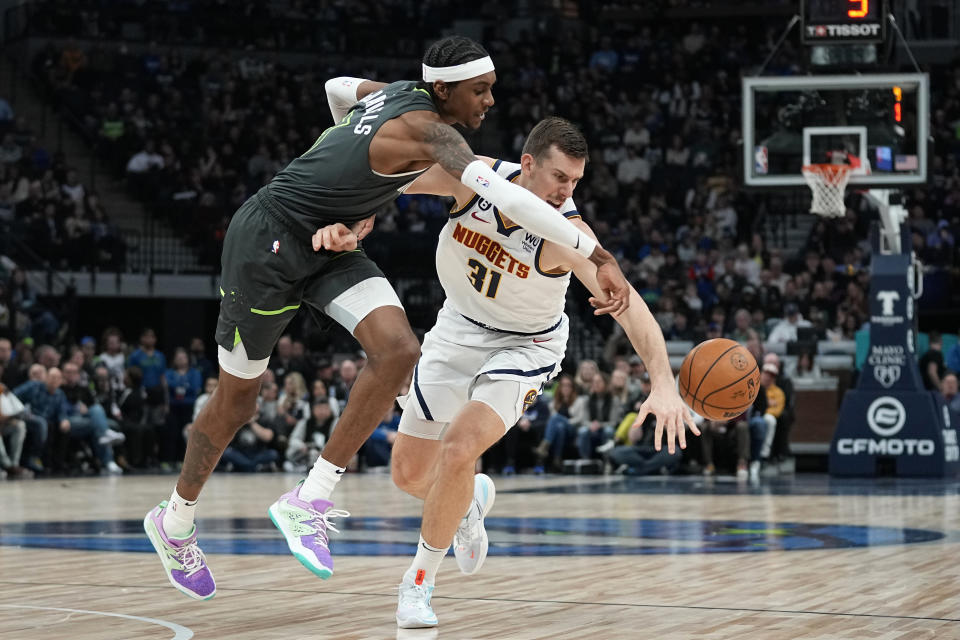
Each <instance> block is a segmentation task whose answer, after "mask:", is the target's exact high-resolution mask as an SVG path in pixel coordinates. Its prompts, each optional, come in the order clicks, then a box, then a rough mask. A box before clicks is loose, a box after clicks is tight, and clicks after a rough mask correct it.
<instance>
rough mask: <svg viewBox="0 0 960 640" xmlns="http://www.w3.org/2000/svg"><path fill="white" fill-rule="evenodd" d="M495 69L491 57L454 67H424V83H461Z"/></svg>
mask: <svg viewBox="0 0 960 640" xmlns="http://www.w3.org/2000/svg"><path fill="white" fill-rule="evenodd" d="M493 69H494V67H493V60H491V59H490V56H486V57H484V58H479V59H478V60H471V61H470V62H464V63H463V64H456V65H453V66H452V67H428V66H427V65H423V81H424V82H435V81H437V80H442V81H444V82H459V81H460V80H467V79H468V78H476V77H477V76H482V75H483V74H485V73H487V72H488V71H493Z"/></svg>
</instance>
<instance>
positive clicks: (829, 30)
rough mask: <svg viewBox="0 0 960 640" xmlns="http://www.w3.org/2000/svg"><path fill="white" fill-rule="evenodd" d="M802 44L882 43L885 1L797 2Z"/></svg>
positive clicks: (828, 0)
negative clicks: (801, 24)
mask: <svg viewBox="0 0 960 640" xmlns="http://www.w3.org/2000/svg"><path fill="white" fill-rule="evenodd" d="M800 15H801V16H802V17H803V26H802V27H801V33H802V34H803V42H804V44H834V43H837V44H842V43H851V44H853V43H857V44H869V43H876V42H883V40H884V38H885V36H886V30H887V2H886V0H800Z"/></svg>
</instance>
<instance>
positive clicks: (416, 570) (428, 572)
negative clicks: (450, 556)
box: [403, 535, 447, 585]
mask: <svg viewBox="0 0 960 640" xmlns="http://www.w3.org/2000/svg"><path fill="white" fill-rule="evenodd" d="M445 555H447V550H446V549H436V548H434V547H431V546H430V545H429V544H427V543H426V541H425V540H424V539H423V536H422V535H421V536H420V543H419V544H418V545H417V556H416V557H415V558H414V559H413V563H412V564H411V565H410V568H409V569H407V572H406V573H405V574H403V580H404V582H406V581H410V582H414V583H416V584H428V585H433V584H434V583H436V581H437V570H438V569H440V561H442V560H443V556H445Z"/></svg>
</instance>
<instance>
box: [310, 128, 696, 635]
mask: <svg viewBox="0 0 960 640" xmlns="http://www.w3.org/2000/svg"><path fill="white" fill-rule="evenodd" d="M586 158H587V143H586V140H584V138H583V136H582V134H581V133H580V132H579V131H578V130H577V129H576V127H574V126H573V125H572V124H571V123H569V122H567V121H566V120H563V119H561V118H547V119H545V120H543V121H542V122H540V123H539V124H538V125H537V126H536V127H534V129H533V131H531V132H530V135H529V136H528V137H527V141H526V143H525V145H524V148H523V156H522V158H521V161H520V164H519V165H518V164H513V163H505V162H501V161H499V160H498V161H494V160H492V159H489V158H488V159H485V160H486V161H487V162H488V163H489V164H490V165H491V167H492V168H493V170H494V171H495V172H496V173H497V174H498V175H500V176H501V177H503V178H505V179H508V180H511V181H513V182H515V183H517V184H519V185H520V186H522V187H524V188H526V189H528V190H529V191H531V192H533V193H534V194H535V195H537V196H539V197H540V198H541V199H543V200H545V201H547V202H548V203H549V204H551V205H552V206H553V207H554V208H556V209H557V210H559V211H560V212H561V213H562V214H563V215H564V216H565V217H566V218H567V219H568V220H569V221H570V223H571V224H573V225H574V226H576V227H577V228H579V229H580V230H581V231H582V232H583V233H585V234H588V235H589V236H591V237H595V236H594V235H593V232H592V231H591V229H590V227H589V226H587V225H586V224H585V223H584V222H583V221H582V220H581V219H580V215H579V214H578V213H577V211H576V208H575V206H574V204H573V200H572V199H571V196H572V194H573V190H574V187H575V186H576V184H577V182H578V181H579V180H580V178H581V177H582V176H583V170H584V166H585V164H586ZM406 193H428V194H436V195H449V196H453V197H455V198H456V200H457V206H456V207H455V208H454V210H453V211H452V212H451V213H450V219H449V221H448V222H447V224H446V226H445V227H444V228H443V230H442V231H441V233H440V241H439V243H438V245H437V273H438V275H439V277H440V282H441V284H442V285H443V289H444V292H445V293H446V294H447V299H446V301H445V303H444V306H443V308H442V309H441V311H440V313H439V315H438V317H437V323H436V324H435V325H434V327H433V329H431V330H430V332H429V333H427V335H426V338H425V339H424V342H423V347H422V350H421V356H420V360H419V362H418V364H417V367H416V368H415V369H414V376H413V385H412V389H411V391H410V393H409V395H408V396H406V398H405V407H404V411H403V416H402V418H401V420H400V433H399V434H398V436H397V440H396V442H395V444H394V446H393V453H392V461H391V467H392V473H393V479H394V482H395V483H396V484H397V486H398V487H400V488H401V489H403V490H404V491H406V492H407V493H409V494H411V495H413V496H416V497H418V498H421V499H422V500H424V501H425V503H424V510H423V525H422V529H421V534H420V542H419V545H418V546H417V555H416V557H415V558H414V561H413V563H412V564H411V566H410V568H409V569H408V570H407V572H406V573H405V574H404V576H403V580H402V583H401V585H400V597H399V603H398V607H397V624H398V625H399V626H400V627H403V628H417V627H432V626H435V625H436V624H437V617H436V615H434V612H433V609H432V608H431V606H430V598H431V595H432V593H433V587H434V583H435V579H436V573H437V569H438V568H439V566H440V561H441V560H442V559H443V556H444V555H446V552H447V548H448V547H449V546H450V543H451V540H452V541H453V543H454V555H455V556H456V559H457V564H458V565H459V567H460V570H461V571H462V572H463V573H466V574H472V573H475V572H476V571H477V570H479V569H480V566H481V565H482V564H483V561H484V559H485V558H486V555H487V546H488V541H487V534H486V531H485V530H484V527H483V518H484V516H486V514H487V513H488V512H489V511H490V508H491V507H492V506H493V500H494V493H495V489H494V486H493V481H492V480H491V479H490V478H489V477H488V476H486V475H484V474H476V475H474V468H475V465H476V461H477V458H478V457H479V456H480V455H481V454H482V453H483V452H484V451H485V450H486V449H487V448H488V447H489V446H490V445H492V444H494V443H495V442H496V441H497V440H499V439H500V438H501V437H503V435H504V434H505V433H506V431H507V429H509V428H510V427H512V426H513V425H514V424H516V422H517V421H518V420H519V418H520V416H521V415H522V414H523V412H524V410H525V408H526V407H527V406H529V405H530V404H532V403H533V402H534V400H536V398H537V395H538V394H539V393H540V391H541V390H542V388H543V385H544V384H545V383H546V382H548V381H549V380H550V379H551V378H553V377H554V376H555V375H557V374H558V373H559V371H560V363H561V361H562V360H563V356H564V352H565V349H566V342H567V331H568V321H567V317H566V315H565V314H564V313H563V308H564V303H565V300H566V291H567V285H568V284H569V282H570V274H571V273H574V274H575V275H576V276H577V278H579V279H580V281H581V282H582V283H583V284H584V285H585V286H586V287H587V288H588V289H589V290H590V291H591V292H592V293H593V294H594V297H592V298H590V302H591V304H593V305H594V307H602V306H603V305H604V301H605V296H604V295H603V292H602V289H601V287H600V285H599V284H598V282H597V278H596V275H595V274H596V268H595V267H594V266H593V265H592V263H590V262H589V261H587V260H586V259H584V258H582V257H580V256H579V255H578V254H577V253H576V252H574V251H572V250H570V249H566V248H564V247H561V246H560V245H557V244H555V243H551V242H546V241H544V240H543V239H542V238H540V237H538V236H536V235H534V234H531V233H529V232H528V231H526V230H524V229H522V228H520V227H519V226H518V225H515V224H513V222H512V221H511V220H510V219H509V218H508V217H507V216H506V215H505V214H504V213H503V212H501V211H499V210H498V209H497V208H496V207H494V206H492V205H491V204H490V203H489V202H487V201H485V200H483V199H481V198H480V197H479V196H478V195H476V194H475V193H474V192H473V191H472V190H470V189H467V188H464V187H463V186H462V185H461V184H459V183H458V182H457V181H456V180H451V179H449V178H447V177H446V175H445V174H444V173H443V171H440V170H436V169H435V168H432V169H429V170H428V171H427V172H426V173H425V174H424V175H422V176H421V177H419V178H417V180H416V181H415V182H414V183H413V184H412V185H411V186H410V187H409V188H408V189H407V190H406ZM365 222H366V221H365ZM361 224H363V223H361ZM367 231H368V228H364V229H363V230H362V231H360V230H357V229H356V228H355V229H354V232H353V233H350V231H348V230H347V228H346V227H345V226H343V225H331V226H329V227H324V228H323V229H321V230H320V231H319V232H318V236H319V237H320V238H322V240H321V241H322V243H323V245H324V246H325V247H326V248H329V249H332V250H349V249H352V248H353V247H354V246H355V243H356V238H357V236H358V235H364V234H365V232H367ZM599 312H600V311H599V310H598V312H597V313H599ZM614 316H615V317H616V319H617V322H619V323H620V324H621V325H622V326H623V328H624V330H625V331H626V333H627V335H628V337H629V338H630V342H631V344H632V345H633V347H634V349H636V351H637V353H638V354H639V355H640V356H641V357H642V358H643V360H644V362H645V363H646V365H647V368H648V370H649V372H650V377H651V381H652V383H653V390H652V392H651V394H650V396H649V398H647V401H646V402H645V403H644V404H643V405H642V406H641V408H640V411H639V413H638V416H637V419H636V421H635V423H634V424H635V426H636V425H639V424H642V423H643V421H644V420H645V419H646V417H647V416H648V415H650V414H653V415H654V416H656V419H657V426H656V446H657V448H658V449H659V447H660V443H661V438H662V435H663V433H664V431H665V432H666V436H667V437H666V440H667V448H668V450H669V451H670V452H671V453H673V452H674V451H675V448H674V443H675V441H676V442H678V443H679V445H680V447H681V448H685V447H686V438H685V433H684V429H685V425H689V427H690V430H691V432H692V433H694V434H696V435H699V434H700V431H699V430H698V429H697V427H696V425H695V424H694V423H693V421H692V415H691V414H690V412H689V411H688V410H687V409H686V408H685V407H684V405H683V402H682V401H681V400H680V397H679V395H678V394H677V391H676V387H675V386H674V379H673V373H672V371H671V369H670V364H669V360H668V358H667V350H666V345H665V344H664V340H663V334H662V333H661V331H660V327H659V325H658V324H657V322H656V320H654V318H653V316H652V314H651V313H650V311H649V309H647V306H646V304H645V303H644V302H643V300H642V299H641V298H640V297H639V296H638V295H637V293H636V291H634V290H633V289H632V288H631V289H630V305H629V307H628V308H627V309H626V310H625V311H623V312H622V313H619V314H618V313H615V314H614ZM464 513H466V515H464Z"/></svg>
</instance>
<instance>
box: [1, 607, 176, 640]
mask: <svg viewBox="0 0 960 640" xmlns="http://www.w3.org/2000/svg"><path fill="white" fill-rule="evenodd" d="M0 609H39V610H42V611H66V612H68V613H88V614H91V615H95V616H110V617H112V618H126V619H127V620H136V621H137V622H146V623H149V624H156V625H159V626H161V627H166V628H167V629H170V630H171V631H173V632H174V636H173V637H172V638H170V640H190V638H192V637H193V631H191V630H190V629H188V628H187V627H184V626H181V625H179V624H177V623H175V622H167V621H166V620H157V619H155V618H143V617H140V616H128V615H126V614H124V613H108V612H106V611H87V610H86V609H62V608H60V607H36V606H32V605H25V604H0Z"/></svg>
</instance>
